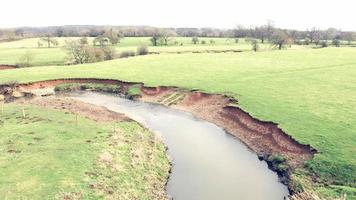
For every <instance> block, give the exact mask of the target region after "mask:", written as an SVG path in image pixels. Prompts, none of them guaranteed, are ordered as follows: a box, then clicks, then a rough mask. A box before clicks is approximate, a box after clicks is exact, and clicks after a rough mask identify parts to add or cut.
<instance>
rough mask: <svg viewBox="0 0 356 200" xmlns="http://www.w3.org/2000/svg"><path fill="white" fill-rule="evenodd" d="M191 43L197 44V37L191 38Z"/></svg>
mask: <svg viewBox="0 0 356 200" xmlns="http://www.w3.org/2000/svg"><path fill="white" fill-rule="evenodd" d="M192 42H193V44H197V43H198V42H199V38H198V37H195V36H194V37H192Z"/></svg>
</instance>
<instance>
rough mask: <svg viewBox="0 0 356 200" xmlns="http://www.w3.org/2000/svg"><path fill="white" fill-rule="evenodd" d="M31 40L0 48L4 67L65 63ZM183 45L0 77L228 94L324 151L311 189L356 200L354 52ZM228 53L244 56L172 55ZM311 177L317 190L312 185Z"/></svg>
mask: <svg viewBox="0 0 356 200" xmlns="http://www.w3.org/2000/svg"><path fill="white" fill-rule="evenodd" d="M33 40H35V39H29V41H26V42H24V41H16V42H11V43H0V63H4V64H15V63H16V60H17V58H16V57H12V56H11V55H18V54H20V52H22V51H25V50H27V49H33V51H34V52H38V55H36V57H37V59H38V60H36V61H35V63H36V65H46V64H47V65H57V64H63V63H64V62H65V61H64V60H65V59H64V57H65V53H64V51H62V50H61V49H60V48H51V49H47V48H36V47H34V46H33V42H34V41H33ZM177 40H179V42H183V43H184V44H185V45H183V46H177V45H172V46H167V47H149V48H150V51H157V52H165V53H161V54H160V55H146V56H137V57H132V58H127V59H116V60H111V61H105V62H100V63H93V64H83V65H76V66H42V67H32V68H21V69H15V70H4V71H0V83H7V82H13V81H17V82H21V83H26V82H32V81H39V80H49V79H58V78H108V79H118V80H125V81H134V82H143V83H145V85H148V86H177V87H182V88H188V89H198V90H202V91H205V92H209V93H219V94H227V95H229V96H232V97H234V98H236V99H237V100H238V101H239V103H238V106H239V107H241V108H242V109H244V110H245V111H247V112H249V113H251V114H252V115H253V116H254V117H256V118H259V119H262V120H266V121H273V122H276V123H278V124H279V127H281V128H282V129H283V130H284V131H286V132H287V133H288V134H289V135H291V136H292V137H293V138H295V139H296V140H297V141H299V142H301V143H304V144H310V145H311V146H312V147H314V148H315V149H316V150H317V151H318V153H317V154H316V155H315V156H314V158H313V159H312V160H310V161H308V162H307V163H306V164H305V167H304V168H303V169H300V170H297V171H296V172H295V173H294V176H295V177H296V179H297V180H300V181H301V182H302V184H304V185H305V187H308V186H309V187H311V188H312V190H315V191H317V192H318V193H320V194H322V195H324V196H331V197H336V196H338V195H339V193H340V192H345V193H347V194H348V197H349V199H356V157H355V153H356V149H355V147H356V139H355V134H356V133H355V130H356V118H355V116H356V92H355V91H356V79H355V77H356V59H355V56H356V48H347V47H342V48H333V47H329V48H323V49H310V48H304V47H300V48H297V47H295V48H293V49H291V50H285V51H262V52H257V53H255V52H252V51H250V49H251V47H250V45H249V44H248V43H244V42H242V40H241V42H239V43H238V44H235V43H234V42H233V41H231V42H228V43H227V42H226V39H220V40H217V42H216V44H214V45H205V46H204V45H192V44H189V43H190V42H191V41H190V39H189V38H186V39H184V38H179V39H177ZM140 44H146V45H147V44H149V41H148V38H139V39H137V40H135V39H132V38H125V39H123V40H122V42H121V43H120V44H119V46H118V47H116V48H117V49H118V51H120V50H121V49H133V50H135V49H136V46H137V45H140ZM266 46H268V44H266ZM230 48H231V49H238V50H246V52H241V53H218V54H217V53H199V54H194V53H185V54H168V53H167V52H177V51H194V50H207V49H208V50H209V49H213V50H214V49H218V50H223V49H225V50H226V49H230ZM266 48H269V47H266ZM8 130H9V131H11V129H10V128H9V129H8ZM35 131H36V130H35ZM44 176H45V175H44ZM310 177H313V178H314V179H315V180H313V181H315V182H316V183H315V184H310V182H312V180H311V179H310ZM325 183H326V184H327V186H324V184H325Z"/></svg>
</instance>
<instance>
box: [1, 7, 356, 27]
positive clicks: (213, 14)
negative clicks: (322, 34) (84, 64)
mask: <svg viewBox="0 0 356 200" xmlns="http://www.w3.org/2000/svg"><path fill="white" fill-rule="evenodd" d="M0 1H1V2H0V27H18V26H53V25H150V26H158V27H216V28H233V27H235V26H236V25H238V24H241V25H245V26H250V25H261V24H264V23H266V21H267V20H272V21H274V22H275V25H276V26H278V27H282V28H294V29H302V30H303V29H306V28H311V27H318V28H328V27H335V28H339V29H343V30H353V31H356V0H0Z"/></svg>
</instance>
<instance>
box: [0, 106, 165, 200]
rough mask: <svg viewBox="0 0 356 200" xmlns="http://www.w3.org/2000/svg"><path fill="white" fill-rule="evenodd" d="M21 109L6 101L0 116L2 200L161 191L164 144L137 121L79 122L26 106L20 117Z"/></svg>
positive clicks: (134, 195)
mask: <svg viewBox="0 0 356 200" xmlns="http://www.w3.org/2000/svg"><path fill="white" fill-rule="evenodd" d="M22 108H23V106H22V105H18V104H5V106H4V108H3V113H1V115H0V128H1V131H0V169H1V170H0V194H1V198H2V199H154V198H155V195H157V192H158V190H157V188H156V189H153V187H157V186H158V185H161V186H162V187H161V191H160V192H164V190H163V189H164V188H163V186H164V182H165V180H166V177H167V176H168V170H169V168H170V165H169V162H168V159H167V158H166V155H165V147H164V146H163V145H162V144H161V143H154V145H152V142H151V140H152V139H151V138H154V137H153V134H152V133H151V132H148V131H147V130H145V129H144V128H142V127H141V126H140V125H138V124H137V123H135V122H95V121H92V120H89V119H87V118H83V117H81V116H79V117H78V121H77V120H76V116H75V115H73V114H69V113H65V112H63V111H55V110H48V109H44V108H39V107H35V106H28V105H27V106H25V107H24V109H25V113H26V117H25V118H23V115H22ZM113 138H114V139H113ZM113 142H117V143H115V144H114V143H113ZM138 151H141V153H142V154H140V155H143V156H140V160H137V159H136V157H134V156H133V155H135V152H138ZM148 155H150V156H148ZM104 158H106V159H108V158H110V160H104ZM132 162H135V163H136V164H134V165H132ZM144 176H146V177H148V178H147V179H143V178H142V177H144Z"/></svg>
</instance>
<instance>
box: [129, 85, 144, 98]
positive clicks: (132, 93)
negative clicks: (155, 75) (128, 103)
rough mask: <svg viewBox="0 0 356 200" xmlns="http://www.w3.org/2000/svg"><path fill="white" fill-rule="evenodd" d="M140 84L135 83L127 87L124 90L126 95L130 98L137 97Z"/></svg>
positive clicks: (139, 92) (139, 93)
mask: <svg viewBox="0 0 356 200" xmlns="http://www.w3.org/2000/svg"><path fill="white" fill-rule="evenodd" d="M140 88H141V85H139V84H136V85H132V86H131V87H129V89H128V90H127V92H126V96H127V97H128V98H130V99H133V98H135V97H138V96H140V95H141V89H140Z"/></svg>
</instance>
